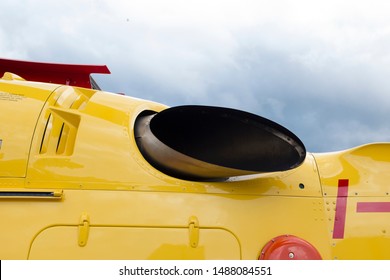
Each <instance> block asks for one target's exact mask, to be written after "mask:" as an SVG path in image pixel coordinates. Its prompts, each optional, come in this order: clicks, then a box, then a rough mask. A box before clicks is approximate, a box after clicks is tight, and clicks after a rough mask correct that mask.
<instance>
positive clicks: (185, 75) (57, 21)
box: [0, 0, 390, 151]
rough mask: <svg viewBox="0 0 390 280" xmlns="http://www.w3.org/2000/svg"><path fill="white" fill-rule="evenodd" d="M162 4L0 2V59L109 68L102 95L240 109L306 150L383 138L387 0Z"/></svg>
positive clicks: (389, 44) (389, 34) (389, 56)
mask: <svg viewBox="0 0 390 280" xmlns="http://www.w3.org/2000/svg"><path fill="white" fill-rule="evenodd" d="M161 2H162V1H124V0H123V1H120V0H116V1H104V0H101V1H93V0H90V1H76V0H68V1H33V0H30V1H23V3H20V2H17V1H9V2H8V3H5V4H4V5H3V7H2V9H1V10H0V42H1V44H0V56H2V57H7V58H15V59H29V60H37V61H55V62H65V63H90V64H107V65H108V66H109V68H110V70H111V72H112V75H110V76H107V77H105V76H100V75H97V76H95V78H96V80H98V82H99V83H100V84H101V86H102V87H103V88H104V89H106V90H108V91H113V92H125V93H126V94H128V95H132V96H136V97H141V98H145V99H151V100H155V101H157V102H161V103H165V104H167V105H170V106H175V105H181V104H208V105H216V106H227V107H233V108H237V109H242V110H246V111H250V112H252V113H256V114H259V115H262V116H264V117H267V118H270V119H272V120H274V121H277V122H280V123H281V124H282V125H284V126H286V127H287V128H289V129H290V130H292V131H293V132H295V133H296V134H297V135H298V136H299V137H301V138H302V140H303V141H304V143H305V144H306V146H307V149H308V150H309V151H330V150H338V149H345V148H349V147H352V146H355V145H360V144H363V143H366V142H372V141H390V133H389V132H390V131H389V126H388V124H387V119H388V118H389V116H388V112H389V109H390V99H389V91H390V79H389V78H388V73H389V69H390V51H389V50H390V20H389V19H388V16H387V12H386V11H388V10H389V9H388V7H387V5H388V4H387V1H379V2H378V3H377V5H376V6H374V5H371V4H370V3H368V4H367V3H365V2H366V1H354V2H353V3H349V5H348V4H346V3H344V1H343V3H339V1H327V2H326V3H325V2H324V3H321V4H318V3H312V1H294V2H291V1H272V3H269V1H235V2H229V3H227V2H226V1H220V2H219V1H215V2H214V1H213V2H210V1H185V2H184V1H164V2H163V3H161ZM347 2H348V1H347Z"/></svg>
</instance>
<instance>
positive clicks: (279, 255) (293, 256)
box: [259, 235, 322, 260]
mask: <svg viewBox="0 0 390 280" xmlns="http://www.w3.org/2000/svg"><path fill="white" fill-rule="evenodd" d="M259 260H322V258H321V255H320V253H318V251H317V249H316V248H315V247H314V246H313V245H311V244H310V243H309V242H307V241H306V240H303V239H301V238H299V237H296V236H294V235H280V236H278V237H275V238H273V239H272V240H270V241H269V242H268V243H267V244H266V245H265V246H264V248H263V250H262V251H261V254H260V256H259Z"/></svg>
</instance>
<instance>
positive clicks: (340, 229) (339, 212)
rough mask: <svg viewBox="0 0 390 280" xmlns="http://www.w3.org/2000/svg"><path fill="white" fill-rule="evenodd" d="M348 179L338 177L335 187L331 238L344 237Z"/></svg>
mask: <svg viewBox="0 0 390 280" xmlns="http://www.w3.org/2000/svg"><path fill="white" fill-rule="evenodd" d="M348 184H349V181H348V179H340V180H339V184H338V189H337V200H336V214H335V219H334V226H333V238H334V239H342V238H344V229H345V217H346V213H347V197H348Z"/></svg>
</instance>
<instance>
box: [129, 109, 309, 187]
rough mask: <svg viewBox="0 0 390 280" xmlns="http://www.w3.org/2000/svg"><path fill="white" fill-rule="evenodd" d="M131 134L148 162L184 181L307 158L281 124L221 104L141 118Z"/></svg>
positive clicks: (283, 166) (288, 165)
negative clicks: (219, 105) (222, 106)
mask: <svg viewBox="0 0 390 280" xmlns="http://www.w3.org/2000/svg"><path fill="white" fill-rule="evenodd" d="M135 135H136V139H137V143H138V146H139V147H140V150H141V152H142V153H143V155H144V156H145V158H147V159H148V161H149V162H150V163H151V164H152V165H153V166H155V167H156V168H157V169H159V170H162V171H163V172H165V173H167V174H170V175H172V176H175V177H180V178H186V179H200V180H207V179H221V178H226V177H232V176H239V175H247V174H254V173H263V172H274V171H286V170H289V169H292V168H295V167H297V166H299V165H300V164H301V163H302V162H303V161H304V159H305V156H306V150H305V147H304V145H303V143H302V142H301V141H300V140H299V139H298V137H297V136H295V135H294V134H293V133H292V132H290V131H288V130H287V129H286V128H284V127H282V126H280V125H279V124H277V123H274V122H272V121H270V120H268V119H265V118H262V117H260V116H257V115H254V114H250V113H247V112H243V111H239V110H234V109H229V108H221V107H210V106H179V107H172V108H169V109H166V110H164V111H162V112H160V113H158V114H154V115H146V116H141V117H139V118H138V120H137V122H136V125H135Z"/></svg>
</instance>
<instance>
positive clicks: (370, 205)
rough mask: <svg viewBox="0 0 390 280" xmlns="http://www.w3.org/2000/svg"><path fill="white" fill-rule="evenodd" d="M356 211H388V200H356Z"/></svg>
mask: <svg viewBox="0 0 390 280" xmlns="http://www.w3.org/2000/svg"><path fill="white" fill-rule="evenodd" d="M356 212H358V213H373V212H379V213H380V212H382V213H385V212H390V202H358V203H357V206H356Z"/></svg>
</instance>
